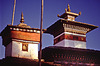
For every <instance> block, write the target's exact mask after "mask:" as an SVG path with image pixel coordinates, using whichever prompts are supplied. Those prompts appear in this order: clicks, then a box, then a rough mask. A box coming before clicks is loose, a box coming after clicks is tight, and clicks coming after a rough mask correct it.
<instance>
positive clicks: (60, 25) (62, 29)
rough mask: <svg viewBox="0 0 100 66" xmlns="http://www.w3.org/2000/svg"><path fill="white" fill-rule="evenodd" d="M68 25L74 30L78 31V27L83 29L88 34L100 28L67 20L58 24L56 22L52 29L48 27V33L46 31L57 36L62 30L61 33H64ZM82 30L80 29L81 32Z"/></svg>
mask: <svg viewBox="0 0 100 66" xmlns="http://www.w3.org/2000/svg"><path fill="white" fill-rule="evenodd" d="M64 24H65V25H64ZM66 25H71V26H74V27H70V28H72V29H78V28H77V26H78V27H81V28H83V29H84V30H85V31H87V32H86V33H88V32H90V31H91V30H93V29H96V28H98V26H95V25H91V24H87V23H82V22H77V21H70V20H66V19H60V20H58V21H57V22H55V23H54V24H52V25H51V26H50V27H48V28H47V31H45V33H49V34H52V35H55V34H56V33H57V30H59V29H61V30H60V31H62V32H64V27H65V28H68V27H67V26H66ZM75 26H76V27H75ZM81 28H80V30H83V29H81Z"/></svg>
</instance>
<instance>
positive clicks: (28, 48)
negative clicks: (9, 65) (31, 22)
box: [1, 13, 40, 59]
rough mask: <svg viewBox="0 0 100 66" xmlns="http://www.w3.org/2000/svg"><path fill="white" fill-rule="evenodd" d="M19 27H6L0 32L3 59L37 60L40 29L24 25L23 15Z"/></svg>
mask: <svg viewBox="0 0 100 66" xmlns="http://www.w3.org/2000/svg"><path fill="white" fill-rule="evenodd" d="M20 22H21V23H20V24H19V25H7V26H6V27H5V29H4V30H3V31H2V32H1V36H2V40H3V45H4V46H5V57H9V56H10V57H19V58H28V59H38V44H39V42H40V29H37V28H31V27H30V26H28V25H27V24H25V23H24V17H23V13H22V14H21V20H20Z"/></svg>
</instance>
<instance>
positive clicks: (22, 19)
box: [20, 12, 24, 23]
mask: <svg viewBox="0 0 100 66" xmlns="http://www.w3.org/2000/svg"><path fill="white" fill-rule="evenodd" d="M20 22H21V23H23V22H24V17H23V12H22V13H21V20H20Z"/></svg>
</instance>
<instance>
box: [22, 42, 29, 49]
mask: <svg viewBox="0 0 100 66" xmlns="http://www.w3.org/2000/svg"><path fill="white" fill-rule="evenodd" d="M22 51H28V43H22Z"/></svg>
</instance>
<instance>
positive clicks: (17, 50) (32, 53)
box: [6, 41, 38, 59]
mask: <svg viewBox="0 0 100 66" xmlns="http://www.w3.org/2000/svg"><path fill="white" fill-rule="evenodd" d="M11 51H12V52H11ZM10 53H11V54H10ZM7 56H12V57H19V58H28V59H38V44H31V43H30V44H28V51H22V43H21V42H17V41H12V42H11V43H10V44H8V45H7V47H6V57H7Z"/></svg>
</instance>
